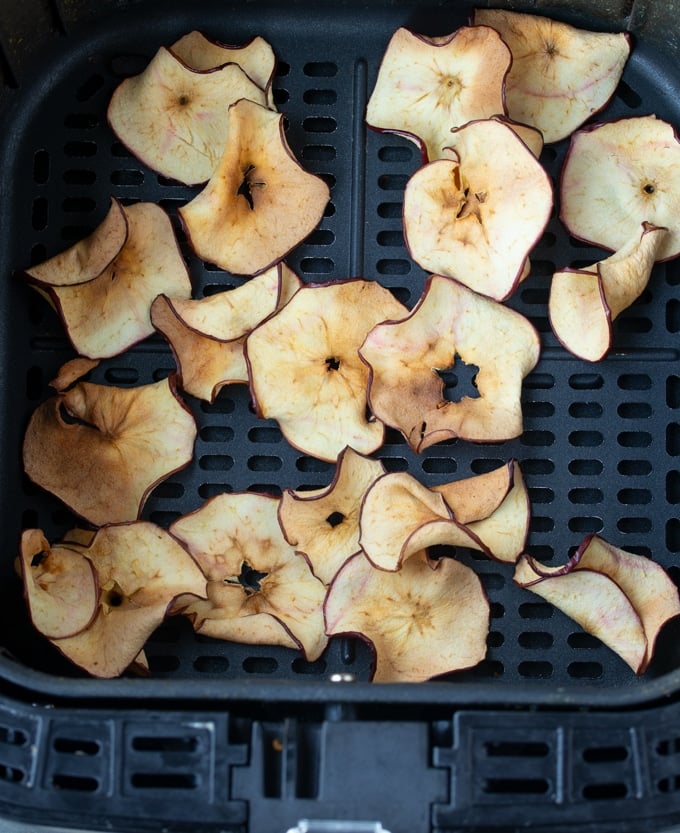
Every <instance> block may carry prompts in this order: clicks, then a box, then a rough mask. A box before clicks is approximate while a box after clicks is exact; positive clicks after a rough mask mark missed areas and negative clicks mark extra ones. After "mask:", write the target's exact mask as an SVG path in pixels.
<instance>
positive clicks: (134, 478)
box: [23, 379, 196, 526]
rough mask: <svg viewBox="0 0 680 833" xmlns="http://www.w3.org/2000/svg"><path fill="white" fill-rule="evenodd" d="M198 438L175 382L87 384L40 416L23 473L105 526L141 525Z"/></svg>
mask: <svg viewBox="0 0 680 833" xmlns="http://www.w3.org/2000/svg"><path fill="white" fill-rule="evenodd" d="M195 438H196V422H195V420H194V418H193V416H192V414H191V413H190V412H189V411H188V409H187V408H186V406H185V405H184V403H182V402H181V401H180V399H179V397H178V396H177V392H176V390H175V387H174V383H173V382H172V381H171V380H170V379H163V380H161V381H160V382H155V383H153V384H149V385H142V386H140V387H136V388H117V387H108V386H105V385H96V384H93V383H91V382H80V383H78V384H77V385H75V386H74V387H72V388H71V389H70V390H68V391H66V392H65V393H63V394H59V395H58V396H54V397H52V398H51V399H48V400H47V401H45V402H43V403H42V404H41V405H39V406H38V407H37V408H36V410H35V411H34V412H33V415H32V416H31V419H30V421H29V424H28V428H27V430H26V435H25V437H24V447H23V460H24V468H25V470H26V474H27V475H28V476H29V477H30V478H31V480H33V481H34V482H35V483H37V484H38V485H39V486H41V487H42V488H44V489H47V490H48V491H50V492H52V493H53V494H55V495H56V496H57V497H58V498H60V499H61V500H62V501H64V503H66V504H68V505H69V506H70V507H71V509H72V510H73V511H74V512H75V513H76V514H77V515H80V516H81V517H83V518H86V519H87V520H88V521H90V522H91V523H93V524H95V525H97V526H101V525H102V524H106V523H114V522H118V521H127V520H134V519H136V518H137V516H138V514H139V512H140V511H141V509H142V506H143V505H144V503H145V501H146V499H147V497H148V495H149V493H150V491H151V490H152V489H153V488H154V487H155V486H156V485H157V484H158V483H159V482H160V481H161V480H164V479H165V478H167V477H169V476H170V475H171V474H173V473H174V472H176V471H178V470H179V469H181V468H183V467H184V466H186V465H187V464H188V463H189V461H190V460H191V458H192V455H193V448H194V440H195Z"/></svg>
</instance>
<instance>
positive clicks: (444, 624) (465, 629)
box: [324, 553, 489, 682]
mask: <svg viewBox="0 0 680 833" xmlns="http://www.w3.org/2000/svg"><path fill="white" fill-rule="evenodd" d="M324 613H325V620H326V632H327V633H328V635H329V636H334V635H338V634H346V635H351V636H360V637H362V638H363V639H366V640H368V641H369V642H370V644H371V645H372V647H373V650H374V652H375V660H374V662H375V670H374V673H373V680H374V681H375V682H420V681H422V680H427V679H430V678H431V677H434V676H436V675H438V674H445V673H447V672H451V671H456V670H460V669H463V668H470V667H472V666H474V665H477V663H479V662H481V660H482V659H484V656H485V655H486V638H487V634H488V630H489V603H488V600H487V598H486V595H485V593H484V590H483V588H482V585H481V582H480V580H479V578H478V577H477V575H476V574H475V573H474V572H473V571H472V570H471V569H470V568H469V567H466V566H465V565H464V564H461V563H460V562H459V561H456V560H455V559H452V558H441V559H439V560H438V561H436V562H432V561H430V560H428V558H427V557H426V555H425V554H424V553H419V554H417V555H413V556H412V557H411V558H409V560H408V561H406V562H404V564H403V566H402V568H401V570H399V571H398V572H393V573H391V572H386V571H384V570H378V569H376V568H375V567H374V566H373V565H372V564H371V563H370V562H369V560H368V559H367V558H366V557H365V556H364V555H363V553H357V554H356V555H354V556H352V557H351V558H350V559H349V560H348V561H347V562H346V563H345V565H344V566H343V567H342V568H341V570H340V571H339V572H338V574H337V575H336V576H335V578H334V579H333V583H332V584H331V586H330V589H329V592H328V596H327V598H326V603H325V605H324Z"/></svg>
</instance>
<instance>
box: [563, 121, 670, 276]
mask: <svg viewBox="0 0 680 833" xmlns="http://www.w3.org/2000/svg"><path fill="white" fill-rule="evenodd" d="M560 200H561V210H560V218H561V220H562V222H563V223H564V224H565V226H566V227H567V229H568V231H569V233H570V234H572V235H573V236H574V237H577V238H579V239H580V240H585V241H587V242H589V243H593V244H594V245H596V246H602V247H603V248H605V249H609V250H611V251H614V252H616V251H618V250H619V249H622V248H624V247H625V246H627V245H628V244H629V243H630V240H631V239H632V238H633V237H634V235H636V234H639V231H640V226H641V224H642V223H645V222H646V223H649V224H650V225H653V226H656V227H661V228H667V229H668V234H667V235H666V237H665V239H664V241H663V243H662V244H661V245H660V246H659V249H658V251H657V253H656V259H657V260H669V259H671V258H674V257H677V256H678V255H679V254H680V222H679V221H678V217H680V142H679V141H678V137H677V135H676V132H675V129H674V128H673V126H672V125H670V124H668V122H665V121H662V120H661V119H657V118H656V117H655V116H637V117H631V118H623V119H619V120H617V121H609V122H604V123H601V124H595V125H592V126H590V127H585V128H583V129H582V130H579V131H578V132H577V133H575V134H574V135H573V136H572V138H571V143H570V145H569V150H568V151H567V156H566V159H565V162H564V166H563V168H562V178H561V181H560Z"/></svg>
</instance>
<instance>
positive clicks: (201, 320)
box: [151, 263, 302, 402]
mask: <svg viewBox="0 0 680 833" xmlns="http://www.w3.org/2000/svg"><path fill="white" fill-rule="evenodd" d="M301 285H302V282H301V281H300V279H299V278H298V277H297V275H296V274H295V273H294V272H293V270H292V269H289V268H288V267H287V266H286V265H285V264H284V263H278V264H277V265H276V266H272V267H271V269H268V270H267V271H266V272H263V273H262V274H261V275H258V276H257V277H255V278H252V279H251V280H249V281H248V282H247V283H244V284H242V285H241V286H238V287H236V288H235V289H231V290H229V291H224V292H218V293H217V294H215V295H210V296H208V297H207V298H201V299H199V300H185V299H183V298H168V297H167V296H166V295H159V296H158V297H157V298H156V299H155V301H154V302H153V304H152V305H151V322H152V324H153V325H154V327H155V328H156V329H157V330H159V331H160V332H162V333H163V335H164V336H165V337H166V338H167V339H168V341H169V342H170V344H171V346H172V350H173V353H174V355H175V361H176V362H177V369H178V376H179V385H180V387H181V388H182V389H183V390H185V391H186V392H187V393H188V394H191V395H192V396H196V397H198V398H199V399H204V400H206V401H208V402H213V401H214V400H215V397H216V396H217V394H218V393H219V391H220V390H221V389H222V387H223V386H224V385H226V384H230V383H238V382H242V383H246V384H247V383H248V368H247V366H246V359H245V355H244V344H245V339H246V336H247V335H248V333H249V332H250V331H251V330H252V329H253V328H254V327H256V326H257V325H258V324H259V323H260V322H261V321H263V320H264V319H265V318H266V317H267V316H268V315H270V314H271V313H273V312H275V311H276V310H277V309H279V308H280V307H282V306H283V305H284V304H286V303H287V302H288V301H289V300H290V299H291V297H292V296H293V295H294V294H295V292H297V290H298V289H299V288H300V286H301Z"/></svg>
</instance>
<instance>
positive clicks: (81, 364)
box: [50, 356, 99, 393]
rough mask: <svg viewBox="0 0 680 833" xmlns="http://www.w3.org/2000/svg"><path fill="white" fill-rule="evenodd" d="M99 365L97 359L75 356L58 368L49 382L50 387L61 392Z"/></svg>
mask: <svg viewBox="0 0 680 833" xmlns="http://www.w3.org/2000/svg"><path fill="white" fill-rule="evenodd" d="M98 365H99V359H85V358H83V357H82V356H77V357H76V358H75V359H71V360H70V361H67V362H65V363H64V364H63V365H62V366H61V367H60V368H59V372H58V373H57V375H56V376H55V377H54V379H52V381H51V382H50V387H51V388H54V389H55V390H56V391H57V393H63V392H64V391H65V390H68V388H70V387H71V385H72V384H73V383H74V382H77V381H78V379H82V378H83V376H87V374H88V373H89V372H90V371H91V370H94V368H95V367H97V366H98Z"/></svg>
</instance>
